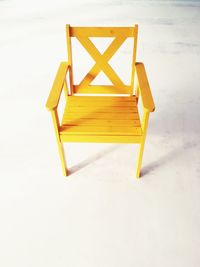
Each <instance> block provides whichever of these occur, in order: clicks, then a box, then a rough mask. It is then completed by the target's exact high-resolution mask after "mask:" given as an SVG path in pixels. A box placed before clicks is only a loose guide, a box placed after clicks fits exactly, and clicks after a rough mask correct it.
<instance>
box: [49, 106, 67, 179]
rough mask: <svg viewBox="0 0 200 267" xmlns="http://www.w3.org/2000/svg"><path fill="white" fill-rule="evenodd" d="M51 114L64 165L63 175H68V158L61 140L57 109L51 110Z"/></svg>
mask: <svg viewBox="0 0 200 267" xmlns="http://www.w3.org/2000/svg"><path fill="white" fill-rule="evenodd" d="M51 116H52V120H53V125H54V130H55V134H56V141H57V145H58V152H59V156H60V161H61V165H62V171H63V175H64V176H67V165H66V160H65V154H64V147H63V143H62V142H61V140H60V135H59V130H58V129H59V125H60V123H59V118H58V112H57V109H55V110H52V111H51Z"/></svg>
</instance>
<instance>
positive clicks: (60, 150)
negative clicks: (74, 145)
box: [57, 140, 67, 176]
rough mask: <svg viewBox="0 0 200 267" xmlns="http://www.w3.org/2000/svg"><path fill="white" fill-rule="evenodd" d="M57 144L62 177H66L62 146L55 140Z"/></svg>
mask: <svg viewBox="0 0 200 267" xmlns="http://www.w3.org/2000/svg"><path fill="white" fill-rule="evenodd" d="M57 144H58V152H59V156H60V161H61V166H62V171H63V175H64V176H67V165H66V160H65V153H64V147H63V144H62V143H61V142H60V141H59V140H57Z"/></svg>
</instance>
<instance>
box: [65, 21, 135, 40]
mask: <svg viewBox="0 0 200 267" xmlns="http://www.w3.org/2000/svg"><path fill="white" fill-rule="evenodd" d="M137 32H138V25H137V24H136V25H135V26H133V27H71V26H70V28H69V34H70V36H71V37H116V36H124V37H136V35H137Z"/></svg>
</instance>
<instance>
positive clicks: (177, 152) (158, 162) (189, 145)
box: [141, 142, 197, 177]
mask: <svg viewBox="0 0 200 267" xmlns="http://www.w3.org/2000/svg"><path fill="white" fill-rule="evenodd" d="M196 145H197V144H196V143H195V142H188V143H185V144H184V145H182V146H180V147H179V148H177V149H176V150H172V151H170V152H169V153H168V154H166V155H164V156H162V157H160V158H159V159H157V160H155V161H153V162H152V163H150V164H148V165H146V166H144V167H143V168H142V170H141V177H143V176H145V175H146V174H149V173H151V172H153V171H154V170H155V169H157V168H159V167H160V166H162V165H165V164H167V163H168V162H170V161H173V160H174V158H177V157H179V156H180V155H181V154H182V153H186V151H188V150H190V149H192V148H194V147H195V146H196Z"/></svg>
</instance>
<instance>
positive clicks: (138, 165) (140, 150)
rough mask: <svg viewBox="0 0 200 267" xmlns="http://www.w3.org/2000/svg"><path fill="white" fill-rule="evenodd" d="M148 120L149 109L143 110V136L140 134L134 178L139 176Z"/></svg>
mask: <svg viewBox="0 0 200 267" xmlns="http://www.w3.org/2000/svg"><path fill="white" fill-rule="evenodd" d="M148 121H149V111H145V112H144V115H143V119H142V131H143V136H142V140H141V143H140V148H139V153H138V160H137V165H136V178H140V169H141V165H142V157H143V152H144V144H145V139H146V132H147V126H148Z"/></svg>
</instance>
